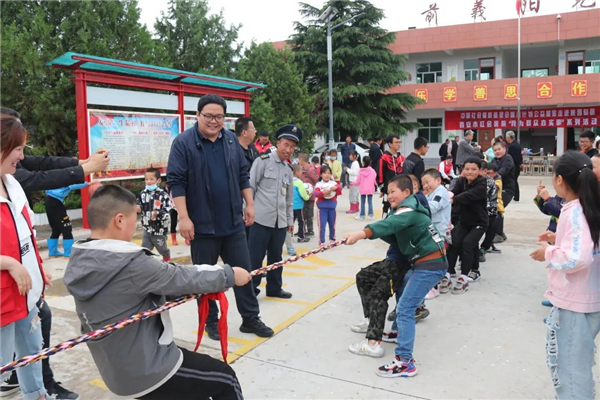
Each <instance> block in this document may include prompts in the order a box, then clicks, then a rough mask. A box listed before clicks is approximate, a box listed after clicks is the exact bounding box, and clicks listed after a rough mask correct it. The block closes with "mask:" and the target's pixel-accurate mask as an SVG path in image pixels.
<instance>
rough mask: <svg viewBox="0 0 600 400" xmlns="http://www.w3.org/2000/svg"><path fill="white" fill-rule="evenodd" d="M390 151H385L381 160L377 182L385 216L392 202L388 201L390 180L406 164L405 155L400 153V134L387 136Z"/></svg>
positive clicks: (399, 172) (398, 173) (400, 171)
mask: <svg viewBox="0 0 600 400" xmlns="http://www.w3.org/2000/svg"><path fill="white" fill-rule="evenodd" d="M386 141H387V144H388V148H389V149H390V150H389V151H386V152H385V153H383V156H381V162H380V163H379V177H378V180H377V182H378V183H379V185H380V188H381V193H380V194H379V197H383V198H384V200H383V215H384V216H385V215H386V214H387V212H388V211H389V209H390V203H389V202H388V201H387V197H385V196H387V186H388V182H389V181H390V180H391V179H392V178H393V177H395V176H396V175H400V174H401V173H402V165H403V164H404V156H403V155H402V154H400V145H401V144H402V142H401V141H400V138H399V137H398V135H390V136H388V138H387V140H386Z"/></svg>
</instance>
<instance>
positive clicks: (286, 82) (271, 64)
mask: <svg viewBox="0 0 600 400" xmlns="http://www.w3.org/2000/svg"><path fill="white" fill-rule="evenodd" d="M238 76H239V78H240V79H242V80H247V81H251V82H261V83H264V84H266V85H267V86H266V87H265V88H264V89H260V90H258V91H255V92H253V95H252V101H251V107H250V109H251V111H252V117H253V120H254V125H255V126H256V129H257V130H258V131H259V132H260V131H263V130H267V131H269V132H270V133H271V137H272V138H273V134H274V133H275V131H276V130H277V129H278V128H279V127H281V126H283V125H287V124H292V123H293V124H296V125H298V126H299V127H300V128H301V129H302V131H303V132H304V137H303V139H302V142H301V143H300V147H301V148H302V149H303V150H305V151H310V150H312V147H313V143H314V139H313V134H314V132H315V123H314V120H313V117H312V116H311V112H312V110H313V109H314V104H313V98H312V96H311V95H309V93H308V87H307V85H306V83H304V82H303V80H302V74H301V73H300V71H299V70H298V66H297V64H296V62H295V61H294V54H293V53H292V52H291V51H289V50H284V51H277V50H275V48H274V47H273V45H271V44H270V43H262V44H260V45H257V44H256V43H254V42H253V43H251V45H250V47H249V48H248V49H247V50H246V52H245V57H244V58H243V59H241V60H240V62H239V65H238Z"/></svg>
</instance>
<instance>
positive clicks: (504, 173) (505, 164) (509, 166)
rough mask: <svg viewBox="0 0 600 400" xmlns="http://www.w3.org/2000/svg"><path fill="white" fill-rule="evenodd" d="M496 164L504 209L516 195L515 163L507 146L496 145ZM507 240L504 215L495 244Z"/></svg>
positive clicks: (501, 217) (497, 143) (499, 223)
mask: <svg viewBox="0 0 600 400" xmlns="http://www.w3.org/2000/svg"><path fill="white" fill-rule="evenodd" d="M494 155H495V156H496V158H494V163H495V164H496V165H497V166H498V175H500V176H501V177H502V202H503V203H504V209H505V210H506V207H508V205H509V204H510V202H511V201H512V199H513V197H514V195H515V162H514V160H513V158H512V157H511V156H510V154H508V153H507V151H506V144H504V142H500V141H497V142H496V143H494ZM505 240H506V234H505V233H504V214H500V219H499V221H498V231H497V233H496V238H495V239H494V243H501V242H503V241H505Z"/></svg>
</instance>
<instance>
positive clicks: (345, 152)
mask: <svg viewBox="0 0 600 400" xmlns="http://www.w3.org/2000/svg"><path fill="white" fill-rule="evenodd" d="M353 151H356V145H355V144H354V143H352V136H350V135H348V136H346V143H344V144H342V146H341V148H340V152H341V153H342V185H344V186H345V187H349V186H350V180H349V179H350V178H349V176H348V172H346V170H347V169H348V168H350V167H351V166H352V161H350V153H351V152H353Z"/></svg>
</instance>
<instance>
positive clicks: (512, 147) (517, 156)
mask: <svg viewBox="0 0 600 400" xmlns="http://www.w3.org/2000/svg"><path fill="white" fill-rule="evenodd" d="M506 142H507V143H508V154H509V155H510V156H511V157H512V159H513V161H514V162H515V198H514V200H515V201H519V199H520V198H521V195H520V190H519V175H521V165H523V154H521V145H520V144H519V142H518V141H517V140H516V138H515V133H514V132H513V131H508V132H506Z"/></svg>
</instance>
